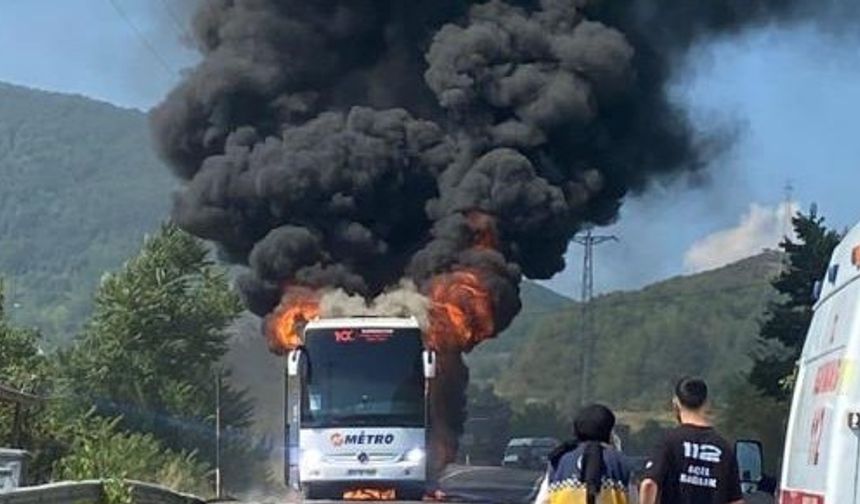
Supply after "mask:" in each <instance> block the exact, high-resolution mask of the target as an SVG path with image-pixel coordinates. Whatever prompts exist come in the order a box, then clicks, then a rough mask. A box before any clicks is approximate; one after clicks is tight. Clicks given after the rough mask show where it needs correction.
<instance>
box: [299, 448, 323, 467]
mask: <svg viewBox="0 0 860 504" xmlns="http://www.w3.org/2000/svg"><path fill="white" fill-rule="evenodd" d="M322 460H323V455H322V453H321V452H320V451H319V450H314V449H310V450H305V451H304V452H302V458H301V460H300V461H299V465H300V466H301V468H302V469H305V470H309V469H314V468H316V467H318V466H319V465H320V464H321V463H322Z"/></svg>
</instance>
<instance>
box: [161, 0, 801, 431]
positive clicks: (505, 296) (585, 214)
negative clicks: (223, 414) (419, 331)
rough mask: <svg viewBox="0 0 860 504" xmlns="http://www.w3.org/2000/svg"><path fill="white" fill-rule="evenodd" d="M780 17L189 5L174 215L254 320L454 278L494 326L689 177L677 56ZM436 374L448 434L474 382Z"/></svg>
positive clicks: (559, 0)
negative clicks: (656, 189) (674, 84)
mask: <svg viewBox="0 0 860 504" xmlns="http://www.w3.org/2000/svg"><path fill="white" fill-rule="evenodd" d="M789 6H790V2H788V1H787V0H772V1H766V0H758V1H753V0H712V1H706V2H686V3H684V2H682V3H681V4H679V3H678V2H670V1H668V0H644V1H640V0H635V1H634V0H592V1H587V0H541V1H539V2H538V1H524V0H517V1H514V0H511V1H510V2H504V1H500V0H491V1H488V2H482V3H477V2H473V1H467V0H432V1H431V0H412V1H410V2H404V1H402V0H319V1H309V0H210V1H207V2H203V3H201V5H200V7H199V10H198V12H197V13H196V15H195V17H194V21H193V34H194V38H195V42H196V45H197V48H198V49H199V51H200V52H201V53H202V55H203V59H202V61H201V63H200V64H199V65H198V66H197V67H196V68H194V69H192V70H191V71H190V72H189V73H188V74H187V76H186V78H185V79H184V81H183V82H182V83H181V84H180V85H179V86H178V87H177V88H176V89H174V90H173V91H172V92H171V93H170V94H169V96H167V97H166V99H165V100H164V102H163V103H161V104H160V105H159V106H158V107H156V108H155V109H154V110H153V112H152V114H151V122H152V127H153V132H154V138H155V143H156V146H157V148H158V150H159V152H160V154H161V155H162V156H163V158H164V159H165V160H167V162H168V163H169V165H170V166H171V168H172V169H173V171H174V173H175V174H176V175H177V176H179V177H180V178H182V179H183V180H184V181H185V186H184V189H183V190H182V191H181V192H180V193H179V194H178V195H177V196H176V201H175V207H174V213H173V216H174V219H175V220H176V222H178V223H179V224H180V225H181V226H182V227H183V228H185V229H186V230H188V231H190V232H192V233H194V234H196V235H197V236H200V237H203V238H206V239H209V240H212V241H214V242H215V243H217V244H218V246H219V248H220V250H221V251H222V252H223V254H224V257H225V258H227V259H228V260H230V261H232V262H236V263H240V264H244V265H247V266H248V269H247V274H245V275H244V276H243V277H242V278H241V279H240V282H239V286H240V289H241V291H242V294H243V296H244V299H245V301H246V303H247V306H248V308H249V309H250V310H251V311H253V312H254V313H256V314H258V315H262V316H265V315H267V314H270V313H272V312H273V310H275V309H276V307H277V306H278V305H279V303H282V302H283V299H284V298H285V294H284V292H285V290H286V289H287V288H288V287H293V286H300V287H301V288H306V289H311V290H325V291H331V290H335V289H340V290H342V292H344V293H346V295H351V296H358V297H360V298H363V299H372V298H374V297H376V296H378V295H380V294H381V293H383V292H385V291H386V289H389V288H391V287H392V286H396V285H398V284H399V283H400V282H401V281H403V279H404V278H405V279H408V281H410V282H413V283H414V285H415V286H416V289H417V291H419V292H420V293H422V294H425V295H428V293H430V291H431V290H433V289H434V285H438V282H439V281H440V280H439V279H440V278H441V279H444V278H446V275H452V274H453V275H456V274H457V272H462V271H468V272H470V273H473V274H475V275H477V278H479V280H480V281H479V283H480V285H481V286H482V287H483V288H484V289H485V290H486V292H487V293H488V295H489V297H490V299H489V302H490V305H491V307H492V315H491V317H492V320H491V321H490V322H489V323H484V324H483V325H482V329H483V331H484V332H487V331H489V332H490V333H492V334H495V333H498V332H500V331H501V330H503V329H504V328H505V327H506V326H507V325H508V324H509V323H510V321H511V319H512V318H513V317H514V316H515V315H516V313H517V312H518V310H519V308H520V302H519V298H518V293H519V282H520V280H521V278H522V277H523V276H525V277H528V278H534V279H544V278H549V277H551V276H552V275H554V274H555V273H557V272H559V271H560V270H561V269H563V268H564V252H565V250H566V248H567V244H568V242H569V240H570V239H571V238H572V236H573V235H574V234H575V233H576V232H577V231H578V230H580V229H581V228H582V227H583V226H585V225H604V224H608V223H611V222H612V221H613V220H614V219H616V217H617V215H618V209H619V207H620V205H621V202H622V200H623V199H624V197H625V196H626V195H627V194H629V193H631V192H635V191H642V190H645V189H646V188H647V186H648V184H649V183H650V182H651V181H653V180H655V179H659V178H661V177H664V176H670V175H673V174H679V173H684V172H689V171H694V170H698V169H700V168H701V167H702V166H703V165H704V161H705V160H706V159H705V158H706V155H707V153H705V152H703V151H702V150H700V149H699V148H697V145H700V142H698V141H696V140H697V139H696V138H694V135H693V133H692V132H691V130H690V128H689V127H688V124H687V121H686V119H685V117H684V115H683V114H682V113H681V112H680V111H679V110H678V109H676V108H675V106H673V105H672V103H671V102H670V100H669V99H668V98H667V93H666V84H667V81H668V80H669V78H670V77H671V68H672V65H673V64H674V63H675V62H676V61H677V59H678V57H679V56H680V55H682V54H683V52H684V50H685V49H687V48H688V47H689V46H690V45H691V44H693V43H694V42H695V41H696V40H697V39H699V38H700V37H702V36H709V35H712V34H716V33H718V32H723V31H730V30H733V29H739V28H740V27H742V26H743V25H745V24H748V23H755V22H762V21H765V20H767V19H770V16H772V15H776V14H778V13H783V12H788V11H789V9H788V7H789ZM462 292H468V291H462ZM462 292H453V294H452V295H453V297H454V298H455V299H457V298H458V297H459V298H461V297H462V296H463V293H462ZM341 301H343V302H346V300H341ZM359 304H360V303H359ZM341 309H344V308H343V307H341ZM467 315H469V314H467ZM492 334H491V335H492ZM475 342H476V341H473V340H470V341H469V342H468V343H467V344H466V345H464V346H463V347H462V348H461V350H468V349H469V348H471V346H472V345H474V344H475ZM448 362H449V364H448V365H449V366H451V367H452V368H454V369H456V372H451V373H449V375H448V376H447V377H446V378H445V380H444V382H445V383H447V384H448V385H447V386H450V387H452V388H454V389H458V390H459V393H451V394H449V395H450V397H452V398H453V399H452V402H451V403H450V404H448V405H447V408H442V407H441V406H440V407H439V409H447V411H448V412H449V415H448V417H449V420H450V421H451V424H452V426H453V428H454V430H455V431H456V430H457V428H458V424H461V420H462V418H461V417H462V390H463V389H464V387H465V383H464V382H465V380H466V379H467V374H466V371H465V368H464V367H463V366H462V362H461V360H459V357H452V358H451V359H449V360H448ZM441 386H442V385H440V387H441ZM454 434H456V432H454ZM453 437H456V436H453Z"/></svg>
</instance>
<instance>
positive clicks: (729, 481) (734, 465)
mask: <svg viewBox="0 0 860 504" xmlns="http://www.w3.org/2000/svg"><path fill="white" fill-rule="evenodd" d="M728 451H729V455H730V457H729V458H728V468H727V471H726V476H727V478H726V482H725V483H726V485H728V487H727V488H728V495H726V497H727V499H726V500H727V501H728V502H729V504H744V494H743V490H742V489H741V472H740V468H738V458H737V456H735V451H734V450H733V449H732V448H731V447H729V450H728Z"/></svg>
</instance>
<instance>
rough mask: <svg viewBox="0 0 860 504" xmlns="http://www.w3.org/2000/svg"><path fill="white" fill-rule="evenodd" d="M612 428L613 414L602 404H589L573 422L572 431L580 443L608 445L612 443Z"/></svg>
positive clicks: (613, 422)
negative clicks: (591, 442) (595, 442)
mask: <svg viewBox="0 0 860 504" xmlns="http://www.w3.org/2000/svg"><path fill="white" fill-rule="evenodd" d="M613 428H615V414H614V413H612V410H610V409H609V408H607V407H606V406H603V405H602V404H591V405H589V406H586V407H584V408H582V409H581V410H580V411H579V413H578V414H577V415H576V418H575V419H574V420H573V430H574V433H575V434H576V439H577V440H578V441H580V442H585V441H597V442H600V443H609V442H611V441H612V429H613Z"/></svg>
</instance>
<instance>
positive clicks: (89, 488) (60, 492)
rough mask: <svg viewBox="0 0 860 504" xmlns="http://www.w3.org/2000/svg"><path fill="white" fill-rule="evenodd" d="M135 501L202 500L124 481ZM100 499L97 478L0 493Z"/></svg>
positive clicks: (7, 503) (15, 500)
mask: <svg viewBox="0 0 860 504" xmlns="http://www.w3.org/2000/svg"><path fill="white" fill-rule="evenodd" d="M126 483H128V485H129V486H130V487H131V490H132V499H133V502H134V503H135V504H203V503H204V502H205V501H204V500H203V499H201V498H200V497H196V496H194V495H190V494H183V493H178V492H174V491H173V490H170V489H169V488H165V487H163V486H159V485H153V484H150V483H143V482H140V481H127V482H126ZM101 502H104V482H103V481H101V480H88V481H63V482H59V483H50V484H48V485H39V486H32V487H21V488H17V489H15V490H12V491H10V492H6V493H0V504H48V503H52V504H84V503H85V504H97V503H101Z"/></svg>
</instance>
